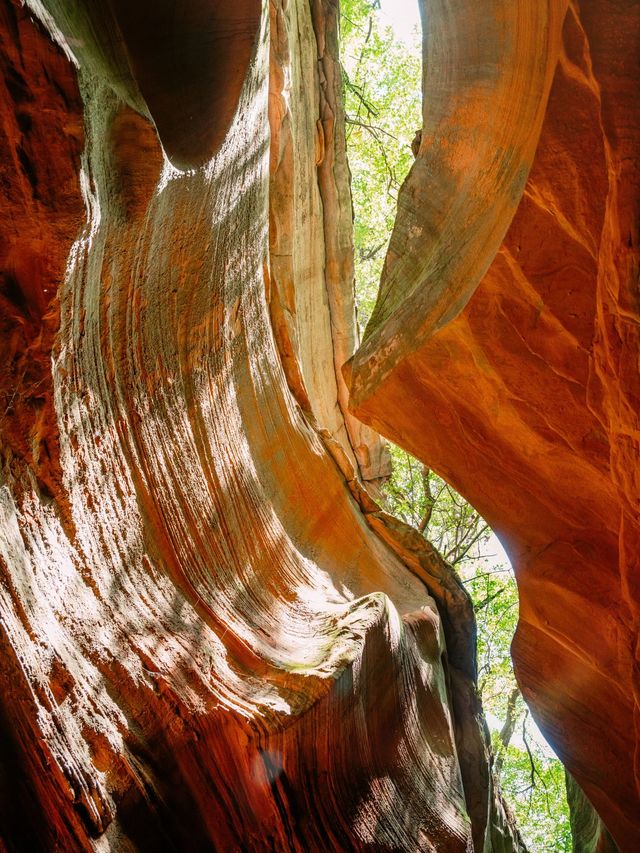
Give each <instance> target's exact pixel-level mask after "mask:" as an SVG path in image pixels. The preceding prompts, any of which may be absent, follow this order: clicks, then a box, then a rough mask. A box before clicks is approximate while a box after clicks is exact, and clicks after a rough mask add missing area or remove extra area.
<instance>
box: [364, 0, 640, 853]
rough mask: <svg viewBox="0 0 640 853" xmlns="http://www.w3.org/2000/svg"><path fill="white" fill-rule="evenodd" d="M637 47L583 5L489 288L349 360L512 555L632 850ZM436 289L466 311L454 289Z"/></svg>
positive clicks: (586, 783)
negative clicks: (418, 330) (438, 319)
mask: <svg viewBox="0 0 640 853" xmlns="http://www.w3.org/2000/svg"><path fill="white" fill-rule="evenodd" d="M516 5H517V4H516ZM541 5H544V4H541ZM639 44H640V14H638V6H637V3H634V2H625V0H583V2H572V3H571V4H570V6H569V10H568V13H567V16H566V19H565V21H564V27H563V31H562V50H561V53H560V58H559V62H558V65H557V69H556V72H555V77H554V79H553V86H552V88H551V93H550V97H549V103H548V108H547V111H546V116H545V120H544V124H543V127H542V133H541V137H540V143H539V145H538V149H537V153H536V157H535V162H534V164H533V168H532V171H531V174H530V176H529V180H528V182H527V185H526V188H525V191H524V195H523V197H522V201H521V202H520V205H519V207H518V210H517V213H516V215H515V218H514V219H513V222H512V224H511V226H510V228H509V232H508V234H507V236H506V239H505V241H504V242H503V244H502V246H501V248H500V251H499V252H498V254H497V257H496V258H495V260H494V261H493V263H492V265H491V267H490V269H489V271H488V272H487V274H486V275H485V276H484V278H483V279H482V282H481V284H480V286H479V287H478V289H477V290H476V292H475V293H474V294H473V296H472V298H471V299H470V300H469V302H468V304H467V305H466V307H465V308H464V310H462V311H461V312H460V313H459V314H458V315H457V316H455V319H453V320H451V322H449V323H448V324H447V325H444V326H441V327H440V328H438V327H437V326H431V327H430V329H431V331H429V332H428V333H427V334H426V336H424V337H415V336H412V334H411V333H410V332H408V333H406V334H405V332H404V330H401V331H398V329H397V326H396V325H394V321H393V318H392V319H391V320H390V321H388V323H387V324H386V326H383V327H382V331H380V334H384V335H387V336H388V340H389V341H391V342H390V343H389V345H388V346H387V347H386V348H385V347H383V348H379V349H377V350H376V352H375V353H374V355H373V356H371V358H369V357H368V352H369V351H368V349H367V345H366V341H365V347H364V348H363V350H362V351H361V353H359V354H358V355H357V356H356V359H355V360H354V362H353V363H352V403H353V406H354V411H355V413H356V414H357V415H358V416H359V417H361V418H362V419H363V420H365V421H366V422H367V423H370V424H372V425H373V426H374V427H375V428H376V429H378V430H379V431H381V432H382V433H383V434H384V435H387V436H388V437H389V438H391V439H392V440H394V441H396V442H397V443H398V444H401V445H402V446H404V447H405V448H407V449H408V450H409V451H410V452H412V453H414V454H415V455H416V456H418V457H421V458H422V459H423V460H424V461H425V462H427V463H428V464H429V465H430V466H432V467H433V468H435V469H436V470H437V471H438V472H439V473H440V474H441V475H443V476H444V477H446V478H447V479H448V480H449V481H450V482H452V483H453V484H454V486H455V487H456V488H457V489H459V490H460V491H461V492H462V493H463V494H464V495H465V496H466V497H467V498H468V499H469V500H470V501H471V502H472V503H473V504H474V506H476V507H477V508H478V510H479V511H480V512H481V513H482V514H483V515H484V517H485V518H486V519H487V520H488V521H489V522H490V523H491V525H492V526H493V527H494V529H495V530H497V531H498V533H499V534H500V536H501V538H502V540H503V542H504V543H505V545H506V546H507V549H508V551H509V553H510V556H511V558H512V560H513V563H514V565H515V568H516V574H517V578H518V584H519V588H520V597H521V608H520V623H519V627H518V632H517V635H516V638H515V643H514V648H513V653H514V659H515V664H516V672H517V676H518V680H519V682H520V685H521V687H522V690H523V693H524V695H525V698H526V699H527V701H528V703H529V704H530V706H531V707H532V709H533V711H534V713H535V716H536V719H537V720H538V721H539V723H540V724H541V726H542V728H543V730H544V731H545V733H546V735H547V736H548V738H549V740H550V741H551V743H552V744H553V745H554V747H555V749H556V750H557V752H558V754H559V755H560V756H561V757H562V759H563V761H564V762H565V763H566V765H567V767H568V768H569V770H570V771H571V773H572V775H573V776H574V777H575V778H576V780H577V781H578V782H579V783H580V785H581V787H582V788H583V789H584V791H585V792H586V794H587V795H588V797H589V798H590V800H591V801H592V802H593V804H594V805H595V807H596V808H597V809H598V811H599V813H600V815H601V817H602V818H603V820H604V821H605V823H606V825H607V826H608V828H609V829H610V831H611V832H612V834H613V836H614V837H615V839H616V841H617V842H618V844H619V846H620V848H621V849H622V850H626V851H630V853H631V851H634V850H636V849H637V846H638V839H639V838H640V765H639V764H638V760H639V756H640V750H639V748H638V733H639V732H640V725H639V720H640V717H639V712H640V704H639V700H638V697H639V693H638V690H639V682H638V672H639V661H640V657H639V649H640V644H639V641H638V627H639V623H638V618H639V615H640V589H639V588H638V578H639V577H640V573H639V568H640V567H639V565H638V543H639V542H640V528H639V524H638V518H639V514H638V510H639V505H638V495H639V494H640V491H639V489H638V485H639V483H638V471H639V470H640V469H639V466H638V450H639V444H638V435H639V433H638V426H639V422H638V411H639V408H638V402H639V400H640V395H639V392H640V371H639V363H638V352H639V342H640V340H639V315H640V311H639V305H640V302H639V292H638V270H639V232H638V223H639V222H640V207H639V203H640V173H639V165H638V164H639V162H640V110H639V109H638V105H637V92H638V84H639V82H640V64H639V62H640V50H638V45H639ZM520 94H521V93H520V91H519V89H518V88H517V87H514V90H513V98H514V99H517V98H519V97H520ZM426 102H427V103H428V102H429V89H428V85H427V90H426ZM411 180H412V179H411V178H410V179H409V182H408V184H407V185H405V189H404V192H409V191H410V190H411V186H412V184H411ZM464 180H465V176H464V175H463V176H461V177H460V181H464ZM458 186H460V183H459V184H458ZM433 188H434V185H433V183H432V182H431V181H430V180H427V181H426V182H425V183H424V186H423V187H422V193H423V194H424V195H428V194H429V193H430V192H431V191H432V190H433ZM435 189H436V191H438V190H439V186H438V185H437V184H436V185H435ZM401 213H402V211H401ZM403 227H404V229H405V230H407V229H409V230H410V228H411V220H410V219H409V220H405V222H404V225H403ZM456 227H457V229H458V232H457V233H458V237H459V242H458V245H457V251H459V252H461V253H463V254H465V256H466V261H465V263H467V264H468V265H469V266H470V268H471V269H472V273H473V275H472V276H471V279H473V277H474V276H480V275H482V273H483V272H484V257H483V256H482V255H481V254H478V252H477V245H476V244H475V243H474V242H473V241H474V239H475V237H474V227H475V225H474V221H473V220H471V219H470V218H468V217H467V216H461V217H460V218H459V219H458V221H457V224H456ZM482 227H483V224H482V221H480V223H479V228H480V230H482ZM469 233H471V238H469V237H468V235H469ZM432 239H433V240H434V248H433V251H434V252H438V251H441V250H442V247H441V246H440V244H439V243H438V239H439V235H438V234H436V235H434V236H433V237H432ZM471 279H470V280H469V283H470V284H473V281H471ZM441 284H442V288H443V291H444V292H445V297H446V298H447V299H449V296H450V303H449V306H448V308H447V309H446V310H449V311H450V313H451V314H452V315H455V313H456V311H457V309H458V307H459V305H458V302H457V296H456V286H455V285H454V287H453V288H452V290H451V292H450V293H449V291H448V290H447V287H448V284H447V280H444V281H442V282H441ZM407 293H408V294H410V287H409V288H408V290H407ZM407 298H408V299H409V300H410V299H411V296H410V295H409V296H408V297H407ZM411 304H412V305H413V306H414V309H415V304H414V303H411ZM415 310H417V309H415ZM428 317H429V314H428V311H425V312H423V314H422V315H421V318H420V319H421V320H424V321H425V323H427V324H428V323H429V322H430V321H429V320H428ZM425 328H426V327H425ZM374 335H375V332H374ZM374 339H375V337H374V338H372V340H374Z"/></svg>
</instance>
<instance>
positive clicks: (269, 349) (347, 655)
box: [0, 0, 521, 853]
mask: <svg viewBox="0 0 640 853" xmlns="http://www.w3.org/2000/svg"><path fill="white" fill-rule="evenodd" d="M0 8H1V9H2V19H1V20H2V30H1V33H0V36H1V42H0V48H1V52H0V58H1V60H2V65H3V79H4V83H3V85H2V87H1V88H0V98H1V99H2V101H1V103H2V141H3V154H2V157H3V160H2V169H3V171H2V183H1V185H0V192H1V193H2V208H1V212H0V216H1V217H2V225H3V235H4V239H3V243H2V246H1V247H0V250H1V251H2V253H3V254H2V262H3V265H2V275H3V278H2V282H1V286H2V289H1V295H0V299H1V309H2V325H1V329H0V330H1V334H2V374H1V377H0V391H1V393H2V408H1V410H0V430H1V450H2V456H1V471H0V638H1V645H0V848H2V849H3V850H4V849H6V850H9V851H15V850H17V851H38V850H41V851H52V850H59V851H79V850H96V851H105V850H113V851H138V850H153V851H159V850H163V851H164V850H180V851H200V850H202V851H209V850H220V851H232V850H233V851H235V850H247V851H249V850H255V851H263V850H278V851H281V850H282V851H284V850H287V851H309V850H318V851H327V850H389V851H398V850H402V851H415V850H424V851H434V850H437V851H445V850H446V851H452V852H453V853H455V851H460V853H463V851H464V852H465V853H466V851H471V850H473V849H475V850H478V851H479V850H487V851H488V850H495V851H502V850H505V851H512V850H519V849H521V844H520V842H519V840H518V837H517V833H516V832H515V830H513V828H512V827H511V825H510V820H509V818H508V816H507V815H506V814H505V811H504V808H503V806H502V804H501V803H500V800H499V797H497V796H496V795H495V794H494V792H493V788H492V781H491V775H490V769H489V754H488V748H487V741H486V733H485V730H484V727H483V721H482V715H481V709H480V706H479V702H478V699H477V695H476V693H475V690H474V678H475V657H474V642H475V639H474V624H473V613H472V608H471V605H470V602H469V599H468V597H467V596H466V593H465V591H464V589H463V587H462V586H461V584H460V583H459V582H458V581H457V580H456V578H455V576H454V575H453V573H452V572H451V570H450V568H449V567H448V566H447V565H446V564H445V563H443V562H442V560H440V559H439V558H438V556H437V554H435V552H433V550H432V549H430V548H429V546H428V544H427V543H426V542H425V541H424V540H423V539H422V538H421V537H420V536H419V535H418V534H417V533H415V532H412V531H410V530H408V529H406V528H404V527H403V526H402V525H400V524H399V523H397V522H395V521H394V520H393V519H390V518H388V517H387V516H385V514H384V513H382V512H381V511H380V510H379V508H378V506H377V505H376V504H375V503H374V502H373V501H372V500H371V498H370V497H369V496H368V494H367V492H366V491H365V489H364V487H363V485H362V480H361V479H360V475H361V476H362V478H364V479H370V480H375V479H377V478H378V477H381V476H385V474H386V473H387V468H386V464H387V463H386V460H385V453H384V449H383V446H382V444H381V443H380V440H379V439H378V438H377V436H376V435H375V434H374V433H372V432H371V431H370V430H368V429H366V428H364V427H363V426H362V425H361V424H359V423H358V422H356V421H355V419H354V418H353V416H351V415H349V414H348V413H347V411H346V386H345V385H344V381H343V378H342V374H341V370H340V368H341V367H342V364H343V362H344V361H345V360H346V359H347V358H348V357H350V356H351V355H352V353H353V350H354V348H355V345H356V337H355V334H356V333H355V326H354V321H353V294H352V286H353V285H352V280H351V276H352V259H351V255H350V252H351V245H350V239H351V238H350V235H349V233H348V229H347V231H345V230H344V229H345V228H347V225H348V223H349V217H350V200H349V193H348V184H347V172H346V164H345V157H344V145H343V137H342V124H341V123H342V117H341V112H340V111H341V105H340V94H339V92H340V85H339V69H338V66H337V63H336V56H337V45H336V8H335V5H334V4H333V3H330V2H326V3H321V2H318V3H313V4H312V5H310V4H308V3H306V2H304V0H297V2H287V3H285V2H282V3H280V2H272V3H269V4H267V3H266V2H265V3H260V2H258V0H254V2H251V0H246V2H242V0H238V2H236V3H233V4H227V3H222V2H217V3H215V2H212V3H206V2H197V0H189V2H183V3H180V4H174V3H150V2H139V3H138V2H130V3H125V2H120V0H111V2H98V0H95V2H87V3H83V4H77V3H75V2H71V0H69V2H68V3H67V2H65V0H59V2H58V0H46V2H39V0H33V2H32V3H31V4H30V5H29V7H28V8H25V7H23V6H22V5H21V4H20V3H18V2H9V0H3V2H2V5H1V6H0ZM32 14H34V15H36V16H37V17H38V19H39V23H38V22H34V21H32V20H31V17H30V16H31V15H32ZM47 30H48V33H49V34H50V35H51V37H52V38H53V39H54V41H55V42H56V45H57V46H54V44H53V42H52V40H51V38H50V37H49V35H48V34H47Z"/></svg>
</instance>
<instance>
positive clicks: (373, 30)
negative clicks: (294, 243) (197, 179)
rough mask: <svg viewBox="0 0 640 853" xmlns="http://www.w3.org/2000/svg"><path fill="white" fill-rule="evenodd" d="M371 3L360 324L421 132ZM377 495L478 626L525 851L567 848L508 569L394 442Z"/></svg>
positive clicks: (353, 83)
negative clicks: (461, 588)
mask: <svg viewBox="0 0 640 853" xmlns="http://www.w3.org/2000/svg"><path fill="white" fill-rule="evenodd" d="M378 9H379V2H377V0H342V23H341V38H342V61H343V82H344V90H345V106H346V113H347V144H348V153H349V162H350V166H351V170H352V192H353V204H354V210H355V223H354V243H355V252H356V257H355V261H356V295H357V301H358V309H359V319H360V322H361V323H362V324H363V325H364V324H366V322H367V320H368V318H369V317H370V315H371V312H372V310H373V305H374V303H375V297H376V294H377V290H378V284H379V281H380V274H381V271H382V265H383V262H384V256H385V254H386V250H387V244H388V241H389V237H390V235H391V230H392V228H393V222H394V219H395V215H396V203H397V193H398V189H399V187H400V184H401V182H402V181H403V180H404V178H405V176H406V174H407V172H408V170H409V168H410V166H411V163H412V162H413V155H412V153H411V142H412V140H413V138H414V136H415V133H416V130H417V129H418V128H419V127H420V126H421V124H422V120H421V60H420V48H419V45H418V42H417V38H416V44H415V45H414V48H415V49H413V50H408V48H407V46H406V45H405V44H403V43H399V42H397V41H396V40H395V38H394V35H393V32H392V30H391V29H390V28H383V27H382V26H381V25H380V22H379V19H378V15H377V10H378ZM391 454H392V459H393V470H394V473H393V476H392V478H391V481H390V482H389V483H388V484H387V486H386V489H385V500H386V503H387V508H388V510H389V511H390V512H392V513H393V514H395V515H396V516H398V517H399V518H401V519H403V520H404V521H405V522H407V523H408V524H411V525H413V526H414V527H416V528H417V529H418V530H420V531H421V532H422V533H423V535H425V536H426V537H427V538H428V539H429V540H430V541H431V542H432V543H433V544H434V545H435V547H436V548H437V549H438V550H439V551H440V553H441V554H442V555H443V556H444V557H445V559H446V560H447V561H448V562H449V563H451V564H452V565H453V566H454V568H455V569H456V571H458V572H459V574H460V576H461V577H462V579H463V582H464V583H465V584H466V585H467V588H468V590H469V592H470V594H471V598H472V600H473V602H474V609H475V612H476V619H477V624H478V673H479V689H480V692H481V696H482V700H483V704H484V708H485V712H486V715H487V722H488V724H489V728H490V730H491V734H492V743H493V750H494V769H495V772H496V776H497V777H498V780H499V784H500V786H501V788H502V791H503V793H504V795H505V798H506V799H507V802H508V803H509V804H510V806H511V808H512V810H513V811H514V813H515V816H516V818H517V820H518V824H519V827H520V830H521V832H522V834H523V837H524V838H525V840H526V842H527V844H528V846H529V850H530V851H531V853H552V851H553V853H558V851H570V850H571V832H570V825H569V814H568V806H567V800H566V792H565V783H564V769H563V767H562V765H561V764H560V762H559V761H558V760H557V759H556V758H555V757H554V756H553V753H552V752H551V750H550V749H549V747H548V746H547V744H546V743H545V742H544V739H543V738H542V736H541V734H540V732H539V731H538V729H537V727H536V726H535V724H534V723H533V720H532V719H531V716H530V714H529V711H528V709H527V707H526V705H525V703H524V700H523V699H522V696H521V695H520V692H519V690H518V688H517V685H516V682H515V677H514V674H513V667H512V663H511V654H510V645H511V639H512V637H513V633H514V631H515V627H516V624H517V620H518V591H517V586H516V581H515V578H514V576H513V572H512V570H511V567H510V566H509V565H508V563H506V561H505V560H504V558H503V562H502V563H501V562H500V559H499V557H498V556H497V554H496V552H497V551H498V550H501V549H499V546H498V543H497V540H496V539H495V537H494V536H493V534H492V532H491V530H490V529H489V527H488V525H487V524H486V523H485V522H484V520H483V519H482V518H481V517H480V516H479V515H478V513H477V512H476V511H475V510H474V509H473V507H472V506H470V504H468V503H467V502H466V501H465V500H464V499H463V498H462V497H461V496H460V495H459V494H458V493H457V492H456V491H455V490H454V489H452V488H451V486H449V485H448V484H447V483H446V482H445V481H444V480H442V479H441V478H440V477H439V476H438V475H437V474H436V473H435V472H433V471H431V470H429V469H428V468H426V467H425V466H423V465H422V464H421V463H419V462H418V461H417V460H416V459H413V458H412V457H411V456H410V455H409V454H407V453H405V452H404V451H403V450H401V449H400V448H398V447H393V446H392V447H391Z"/></svg>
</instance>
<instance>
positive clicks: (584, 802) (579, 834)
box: [566, 773, 618, 853]
mask: <svg viewBox="0 0 640 853" xmlns="http://www.w3.org/2000/svg"><path fill="white" fill-rule="evenodd" d="M566 783H567V801H568V803H569V812H570V817H571V835H572V838H573V845H572V850H573V853H618V846H617V845H616V843H615V841H614V840H613V838H612V837H611V835H610V833H609V832H608V830H607V828H606V827H605V825H604V824H603V823H602V820H601V819H600V818H599V817H598V813H597V812H596V810H595V809H594V808H593V806H592V805H591V803H590V802H589V800H588V799H587V798H586V797H585V795H584V793H583V791H582V789H581V788H580V786H579V785H578V784H577V782H576V781H575V780H574V779H573V778H572V777H571V776H570V775H569V773H566Z"/></svg>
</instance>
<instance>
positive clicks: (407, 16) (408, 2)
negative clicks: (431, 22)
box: [380, 0, 420, 43]
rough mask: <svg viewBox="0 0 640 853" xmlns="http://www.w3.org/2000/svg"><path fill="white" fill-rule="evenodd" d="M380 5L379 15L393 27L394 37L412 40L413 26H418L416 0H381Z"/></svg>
mask: <svg viewBox="0 0 640 853" xmlns="http://www.w3.org/2000/svg"><path fill="white" fill-rule="evenodd" d="M381 7H382V8H381V14H380V17H381V18H382V20H383V21H384V22H385V23H388V24H390V25H391V26H392V27H393V31H394V32H395V34H396V38H398V39H401V40H402V41H405V42H409V43H411V42H413V30H414V27H418V28H419V27H420V12H419V11H418V0H382V3H381ZM419 31H420V30H419V29H418V32H419Z"/></svg>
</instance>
